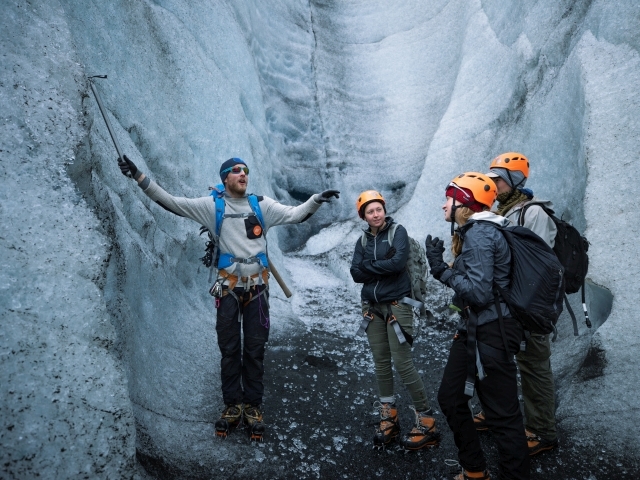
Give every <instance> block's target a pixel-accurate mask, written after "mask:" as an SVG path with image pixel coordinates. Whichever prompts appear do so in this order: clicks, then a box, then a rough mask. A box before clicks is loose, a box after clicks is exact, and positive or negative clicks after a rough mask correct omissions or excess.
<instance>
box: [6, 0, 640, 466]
mask: <svg viewBox="0 0 640 480" xmlns="http://www.w3.org/2000/svg"><path fill="white" fill-rule="evenodd" d="M638 18H640V4H638V2H633V1H621V2H611V1H607V0H594V1H591V2H558V1H556V0H540V1H537V2H522V1H521V0H505V1H502V2H491V1H479V0H472V1H469V0H436V1H429V2H424V1H419V0H407V1H404V2H395V3H394V6H393V8H390V7H389V2H388V1H387V0H367V1H357V2H300V1H294V0H272V1H269V2H261V1H257V0H227V1H219V2H211V1H208V0H193V1H189V2H179V1H175V0H158V1H148V0H144V1H136V2H86V1H83V0H50V1H47V2H28V1H26V0H15V1H13V2H5V5H3V15H2V16H0V53H1V54H2V62H1V63H0V120H1V122H2V128H1V129H0V179H1V181H2V188H0V232H1V233H0V264H1V268H0V312H1V313H0V315H2V321H1V322H0V325H1V326H0V385H1V389H2V390H1V397H2V399H3V400H2V403H0V418H2V429H0V431H1V432H2V433H1V434H0V441H1V442H2V453H1V454H0V455H1V456H2V458H1V459H0V460H2V465H4V466H6V468H7V469H9V470H7V472H9V473H8V475H9V476H10V477H14V478H28V477H31V476H34V475H35V473H34V472H36V471H37V473H39V474H40V475H41V476H42V477H51V478H53V477H56V476H57V477H76V476H81V475H86V476H89V477H91V476H100V475H104V476H106V477H110V478H111V477H113V478H119V477H122V478H124V477H130V476H131V475H132V474H133V472H134V471H135V468H136V467H135V455H136V449H137V451H138V454H139V455H140V456H141V458H143V457H144V458H156V459H158V458H161V459H163V461H164V462H166V465H170V466H176V468H179V469H181V470H182V471H184V472H186V473H185V476H189V474H190V473H193V472H195V471H196V470H198V469H200V468H203V469H210V470H211V471H213V470H216V471H217V469H218V468H219V466H220V465H221V464H223V463H224V462H225V461H226V460H228V459H229V458H232V457H233V455H234V454H235V453H234V450H233V449H231V448H229V447H228V446H224V445H222V446H221V445H219V444H215V445H214V444H213V439H214V436H213V434H212V429H213V426H212V422H213V421H214V419H215V418H217V415H218V414H219V411H220V408H221V406H222V401H221V398H220V375H219V363H220V353H219V350H218V348H217V342H216V340H217V338H216V333H215V310H214V308H213V300H212V298H211V297H210V296H209V295H208V293H207V290H208V287H209V285H208V284H207V277H208V274H209V272H208V271H207V270H206V269H205V268H204V267H203V266H202V265H201V264H200V261H199V257H201V256H202V255H203V254H204V251H203V246H204V241H203V238H202V237H199V236H198V225H196V224H194V223H192V222H189V221H188V220H185V219H183V218H178V217H176V216H173V215H171V214H170V213H168V212H166V211H165V210H163V209H162V208H160V207H159V206H158V205H156V204H154V203H153V202H150V201H149V199H148V198H147V197H146V196H145V195H144V193H143V192H141V191H140V190H139V189H138V188H137V187H135V185H134V184H133V182H131V180H129V179H126V178H125V177H124V176H122V175H121V174H120V171H119V169H118V166H117V164H116V153H115V149H114V148H113V145H112V143H111V139H110V138H109V135H108V133H107V131H106V128H105V126H104V122H103V120H102V117H101V116H100V113H99V111H98V108H97V106H96V103H95V100H94V98H93V96H92V94H91V91H90V89H89V88H88V84H87V80H86V78H87V77H88V76H90V75H99V74H103V75H105V74H106V75H107V76H108V78H107V79H104V80H96V85H97V88H98V89H99V91H100V92H101V95H102V99H103V102H104V104H105V107H106V109H107V113H108V115H109V118H110V119H111V122H112V123H113V126H114V130H115V132H116V135H117V136H118V138H119V141H120V143H121V145H122V148H123V149H124V151H125V152H126V153H127V155H128V156H129V157H130V158H131V159H132V160H133V161H134V162H135V163H136V164H137V165H138V166H139V167H140V169H141V170H143V171H144V173H145V174H148V175H149V176H150V177H151V178H152V179H154V180H155V181H157V182H158V183H160V184H161V185H162V186H163V187H164V188H165V189H166V190H168V191H169V192H170V193H172V194H174V195H178V196H187V197H196V196H201V195H207V194H208V187H209V186H210V185H214V184H216V183H218V181H219V177H218V169H219V166H220V163H221V162H222V161H224V160H226V159H227V158H229V157H232V156H237V157H241V158H243V159H244V160H246V162H247V163H248V164H249V166H250V169H251V173H250V188H249V190H250V191H251V192H253V193H256V194H259V195H268V196H271V197H274V198H277V199H278V200H280V201H282V202H283V203H288V204H295V203H299V202H301V201H304V200H306V199H307V198H308V197H309V196H310V195H312V194H314V193H317V192H320V191H323V190H325V189H327V188H336V189H338V190H340V191H341V196H340V200H339V201H337V202H336V201H334V202H332V203H331V204H330V205H324V206H322V208H321V209H320V210H319V211H318V213H317V214H316V215H314V216H313V217H312V218H311V219H309V220H307V221H306V222H305V223H303V224H300V225H297V226H291V227H278V228H274V229H273V230H272V231H271V232H269V253H270V256H271V258H272V259H273V261H274V263H275V264H276V265H278V267H279V270H280V273H282V275H283V276H284V277H285V280H286V281H287V282H288V283H289V285H290V287H291V288H292V290H294V295H296V296H295V297H294V299H293V300H286V299H285V297H284V295H283V294H282V292H281V290H280V289H279V288H278V287H277V286H274V288H272V295H271V306H272V322H273V325H274V330H273V332H272V334H273V335H274V337H275V338H279V336H286V335H292V336H293V335H296V334H297V333H299V332H305V331H307V330H309V329H312V328H318V327H320V326H323V325H324V326H326V329H327V331H328V332H331V333H332V334H337V335H344V338H346V336H348V335H350V334H351V333H352V331H351V330H349V328H350V327H346V326H345V325H346V324H343V323H341V321H342V320H340V319H339V318H337V317H331V321H330V322H326V321H325V320H324V319H326V318H328V315H329V314H328V313H327V312H328V309H326V308H325V304H326V303H329V302H334V306H336V305H337V307H336V308H338V309H340V311H341V312H343V313H344V314H345V315H346V316H353V322H355V321H357V315H358V311H359V298H358V288H357V286H356V285H355V284H353V282H352V281H351V279H350V275H349V263H350V260H351V257H350V255H351V253H352V252H353V248H354V245H355V242H356V241H357V239H358V236H359V235H360V228H362V227H363V225H364V224H363V222H362V221H361V220H360V219H358V218H357V215H356V212H355V200H356V198H357V195H358V194H359V193H360V192H361V191H363V190H366V189H377V190H379V191H380V192H381V193H382V194H383V195H384V196H385V198H386V199H387V206H388V210H389V213H390V214H391V215H392V216H393V217H394V218H395V219H396V220H397V221H399V222H400V223H402V224H403V225H405V226H406V227H407V229H408V231H409V234H410V235H412V236H413V237H415V238H417V239H418V240H419V241H421V242H422V241H423V240H424V238H425V236H426V235H427V234H428V233H430V234H432V235H434V236H435V235H437V236H440V237H444V238H445V239H448V236H449V233H448V229H449V225H448V224H447V223H446V222H444V221H443V218H442V217H443V216H442V211H441V208H440V207H441V205H442V203H443V202H444V188H445V186H446V185H447V183H448V182H449V181H450V180H451V178H453V177H454V176H455V175H457V174H459V173H461V172H463V171H469V170H474V171H480V172H482V171H486V169H487V167H488V164H489V162H490V160H491V158H493V157H494V156H495V155H497V154H499V153H502V152H505V151H511V150H515V151H521V152H523V153H525V154H526V155H527V156H528V157H529V159H530V161H531V176H530V179H529V181H528V183H527V186H528V187H530V188H532V189H533V190H534V192H535V194H536V195H537V196H539V197H544V198H548V199H550V200H552V201H553V203H554V205H555V206H556V211H557V213H558V215H562V216H563V217H564V218H565V219H567V220H569V221H571V222H573V223H574V224H575V225H576V226H577V227H578V228H579V229H580V230H581V231H583V232H585V233H586V235H587V237H588V239H589V241H590V242H591V245H590V250H589V253H590V259H591V267H590V273H589V278H590V280H591V281H592V282H593V284H594V286H590V287H589V292H588V294H589V299H588V303H589V304H590V305H591V306H592V307H593V309H594V312H598V313H597V314H595V317H597V318H595V319H594V323H595V327H594V329H593V330H596V328H597V331H596V332H595V334H594V332H593V330H592V331H587V329H586V327H585V326H584V324H581V326H580V336H579V337H578V338H576V339H574V338H573V336H572V329H571V324H570V320H569V319H568V318H564V317H563V319H561V332H560V333H561V336H560V340H559V341H558V343H557V344H555V346H554V354H553V356H552V359H553V362H554V363H553V367H554V370H555V372H556V381H557V387H558V391H559V397H558V398H559V399H560V405H559V409H558V420H559V424H560V426H561V428H564V429H566V430H565V431H566V432H567V435H569V436H572V435H573V436H574V437H572V438H576V437H577V436H578V435H581V434H582V433H584V432H591V431H592V429H593V428H594V427H595V428H596V429H597V431H598V432H599V435H601V438H602V441H603V442H604V443H605V444H606V445H608V447H611V448H616V446H620V445H624V446H625V448H627V449H630V450H629V451H632V452H635V453H632V454H633V455H636V456H638V454H640V445H639V444H638V440H637V435H636V434H635V430H634V426H636V425H638V424H640V418H639V416H640V414H639V413H638V409H637V407H635V404H637V402H636V401H635V399H636V398H637V397H638V396H639V394H640V392H639V391H638V390H639V387H638V385H640V382H639V381H638V380H639V379H638V373H637V368H635V365H636V364H637V361H636V359H635V357H634V356H633V352H635V351H636V350H637V338H639V335H638V334H639V333H640V332H638V329H639V328H640V327H638V322H637V321H636V316H637V315H635V307H636V305H637V304H638V300H639V298H638V297H639V294H638V292H639V291H640V289H638V287H637V278H638V274H639V273H640V268H639V265H640V259H639V258H640V257H639V256H638V255H637V247H636V245H637V238H638V231H637V230H638V222H637V208H636V206H635V203H636V202H635V199H636V198H639V197H640V195H639V190H640V187H639V186H638V185H639V182H638V181H637V179H638V178H639V173H640V172H639V171H638V169H639V166H638V165H639V163H638V161H637V160H636V156H637V152H638V151H640V133H639V132H640V101H639V100H638V94H637V93H638V85H640V78H639V77H640V60H639V52H638V50H639V48H640V37H639V36H638V25H637V23H638V22H637V20H638ZM315 283H321V284H322V286H324V287H325V288H320V287H321V286H320V285H319V286H318V288H314V285H315ZM601 287H602V288H601ZM603 288H604V289H608V290H609V291H610V292H611V293H612V294H613V296H614V300H613V305H612V308H611V314H610V316H609V318H608V319H607V320H606V323H604V324H602V322H603V321H604V320H605V319H606V314H607V313H608V307H607V306H606V305H605V304H607V302H606V301H605V300H602V299H606V298H608V297H607V294H606V291H605V290H602V289H603ZM603 292H605V293H603ZM436 297H437V295H436V296H435V297H434V298H436ZM575 297H576V298H572V302H573V303H574V309H575V310H577V313H580V312H581V306H580V305H579V303H580V302H579V298H577V296H575ZM313 305H318V306H317V307H315V308H314V307H313ZM607 305H608V304H607ZM349 318H351V317H349ZM348 321H351V320H347V319H344V322H348ZM579 321H580V318H579ZM323 322H324V323H323ZM352 324H353V323H349V324H348V325H352ZM601 324H602V325H601ZM592 336H593V338H592ZM357 346H358V347H363V346H362V345H360V344H357ZM363 348H364V347H363ZM588 351H591V352H596V353H594V355H596V356H598V358H601V359H602V358H604V360H602V362H601V367H602V368H601V369H600V370H599V374H598V375H595V376H593V375H591V376H588V378H587V377H585V376H584V375H582V376H581V375H580V374H576V372H577V371H578V369H579V368H580V365H581V363H582V361H583V359H584V358H585V356H586V355H587V352H588ZM598 352H600V353H598ZM594 410H595V411H597V412H598V415H597V418H596V419H594V415H593V412H594ZM583 418H588V419H589V421H588V422H584V423H582V422H581V421H580V419H583ZM594 422H596V423H595V424H594ZM600 426H601V427H602V428H598V427H600ZM585 429H589V430H588V431H587V430H585ZM587 434H588V433H587ZM599 438H600V437H599ZM185 439H189V441H185ZM334 440H335V441H334V444H333V447H334V448H335V449H338V448H343V447H344V445H343V442H342V439H341V437H338V436H335V439H334ZM307 443H308V442H307V441H306V440H305V445H306V444H307ZM71 445H73V447H74V448H73V449H72V448H71V447H70V446H71ZM214 447H215V448H214ZM234 448H236V447H234ZM237 448H244V447H237ZM62 449H64V450H62ZM620 450H622V449H620ZM256 451H259V450H256ZM60 452H64V462H62V460H61V458H63V457H62V455H63V454H62V453H60ZM245 453H246V456H247V457H249V456H252V457H251V458H256V459H258V462H256V465H263V466H264V464H265V463H268V462H269V457H268V456H265V455H264V454H260V455H258V454H256V453H255V451H254V450H249V449H248V448H247V449H246V452H245ZM265 458H266V460H265ZM32 459H33V461H32ZM7 465H8V466H7ZM34 465H37V467H34ZM313 465H315V463H313ZM314 468H315V467H314ZM198 471H199V470H198ZM314 471H315V470H314Z"/></svg>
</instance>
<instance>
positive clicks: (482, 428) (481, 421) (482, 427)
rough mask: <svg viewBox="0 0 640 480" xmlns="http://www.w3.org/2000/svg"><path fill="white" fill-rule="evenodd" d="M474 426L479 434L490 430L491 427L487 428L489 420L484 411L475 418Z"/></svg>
mask: <svg viewBox="0 0 640 480" xmlns="http://www.w3.org/2000/svg"><path fill="white" fill-rule="evenodd" d="M473 425H474V426H475V427H476V430H477V431H479V432H486V431H487V430H489V427H487V419H486V418H485V416H484V410H480V411H479V412H478V413H476V414H475V415H474V416H473Z"/></svg>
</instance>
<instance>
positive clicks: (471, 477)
mask: <svg viewBox="0 0 640 480" xmlns="http://www.w3.org/2000/svg"><path fill="white" fill-rule="evenodd" d="M453 480H491V477H490V476H489V472H487V471H486V470H485V471H484V472H469V471H467V470H465V469H462V472H460V473H459V474H458V475H456V476H455V477H453Z"/></svg>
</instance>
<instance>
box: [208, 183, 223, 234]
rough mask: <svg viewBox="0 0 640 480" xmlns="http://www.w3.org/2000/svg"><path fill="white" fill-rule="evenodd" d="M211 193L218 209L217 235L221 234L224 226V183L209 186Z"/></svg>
mask: <svg viewBox="0 0 640 480" xmlns="http://www.w3.org/2000/svg"><path fill="white" fill-rule="evenodd" d="M209 189H210V190H211V193H210V194H209V195H211V196H212V197H213V203H214V205H215V209H216V232H215V235H216V237H219V236H220V229H221V228H222V221H223V220H224V207H225V203H224V185H223V184H222V183H220V184H218V185H216V186H215V187H209Z"/></svg>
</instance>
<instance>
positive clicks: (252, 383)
mask: <svg viewBox="0 0 640 480" xmlns="http://www.w3.org/2000/svg"><path fill="white" fill-rule="evenodd" d="M264 288H266V286H264V285H260V286H254V287H252V288H251V292H252V293H253V295H254V296H255V295H256V294H258V293H259V292H261V291H262V290H263V289H264ZM233 292H234V293H235V294H236V296H237V297H238V298H239V299H240V300H241V302H240V305H239V304H238V302H237V301H236V299H235V298H233V296H232V295H225V296H223V297H222V298H221V299H220V305H219V307H218V314H217V321H216V332H217V333H218V346H219V347H220V354H221V355H222V358H221V360H220V378H221V380H222V398H223V401H224V403H225V405H230V404H233V405H237V404H239V403H248V404H251V405H254V406H258V405H260V404H261V403H262V394H263V392H264V385H263V383H262V377H263V376H264V350H265V343H266V342H267V340H268V339H269V304H268V292H265V294H264V295H262V296H261V297H259V298H257V299H256V300H253V301H251V302H249V303H248V304H247V305H246V306H245V305H243V302H242V299H243V295H244V294H245V291H244V288H234V289H233ZM248 295H249V294H248V292H247V294H246V297H244V298H245V299H246V300H248V298H249V296H248ZM239 311H240V312H242V321H238V312H239ZM241 328H242V333H243V336H244V345H243V346H242V350H241V343H242V342H241V337H240V329H241Z"/></svg>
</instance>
